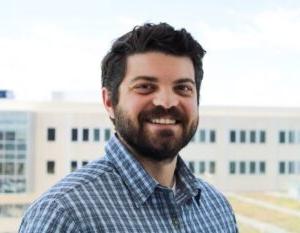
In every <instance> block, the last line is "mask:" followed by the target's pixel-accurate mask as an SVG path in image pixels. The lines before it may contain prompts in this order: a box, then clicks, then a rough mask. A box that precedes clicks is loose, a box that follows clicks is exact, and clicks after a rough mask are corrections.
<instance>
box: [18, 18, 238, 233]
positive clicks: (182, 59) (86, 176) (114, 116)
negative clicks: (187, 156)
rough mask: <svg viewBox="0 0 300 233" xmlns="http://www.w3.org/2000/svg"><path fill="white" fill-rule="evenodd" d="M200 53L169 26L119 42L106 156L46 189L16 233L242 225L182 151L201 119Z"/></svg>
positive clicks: (110, 76) (110, 60)
mask: <svg viewBox="0 0 300 233" xmlns="http://www.w3.org/2000/svg"><path fill="white" fill-rule="evenodd" d="M204 53H205V51H204V50H203V49H202V47H201V46H200V45H199V43H198V42H196V41H195V40H194V39H193V38H192V36H191V35H190V34H189V33H188V32H187V31H186V30H184V29H182V30H175V29H174V28H173V27H171V26H170V25H168V24H165V23H161V24H157V25H154V24H145V25H143V26H140V27H135V28H134V29H133V30H132V31H131V32H129V33H127V34H125V35H123V36H122V37H120V38H119V39H117V40H116V41H115V42H114V44H113V46H112V49H111V51H109V53H108V54H107V55H106V56H105V58H104V60H103V62H102V86H103V89H102V97H103V102H104V106H105V108H106V110H107V112H108V114H109V117H110V118H111V120H112V121H113V123H114V126H115V130H116V134H115V135H114V136H113V137H112V138H111V140H110V141H109V142H108V144H107V145H106V148H105V157H104V159H103V160H98V161H95V162H92V163H90V164H89V165H87V166H85V167H84V168H82V169H80V170H78V171H76V172H73V173H72V174H70V175H69V176H67V177H66V178H64V179H63V180H62V181H61V182H59V183H58V184H57V185H55V186H54V187H53V188H52V189H50V191H48V192H47V193H46V194H44V195H43V196H42V198H40V199H39V200H38V201H37V202H35V204H34V205H33V206H31V207H30V208H29V210H28V211H27V213H26V215H25V217H24V218H23V221H22V224H21V227H20V232H156V233H157V232H163V233H167V232H203V233H210V232H211V233H217V232H226V233H235V232H237V228H236V222H235V217H234V214H233V212H232V209H231V207H230V205H229V203H228V202H227V200H226V199H225V198H224V196H223V195H222V194H221V193H219V192H218V191H216V190H215V189H214V188H213V187H211V186H210V185H209V184H207V183H206V182H204V181H202V180H199V179H196V178H195V177H194V175H193V174H192V173H191V172H190V171H189V169H188V168H187V166H186V165H185V164H184V162H183V160H182V159H181V158H180V156H179V155H178V152H179V151H180V150H181V149H182V148H183V147H184V146H186V145H187V144H188V142H189V141H190V139H191V138H192V137H193V135H194V133H195V131H196V128H197V125H198V107H199V90H200V85H201V81H202V77H203V71H202V58H203V56H204Z"/></svg>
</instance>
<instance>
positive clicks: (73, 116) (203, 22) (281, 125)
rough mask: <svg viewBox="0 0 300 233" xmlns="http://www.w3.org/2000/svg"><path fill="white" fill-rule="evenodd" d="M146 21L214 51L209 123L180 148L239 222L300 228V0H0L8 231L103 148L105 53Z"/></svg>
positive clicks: (1, 221)
mask: <svg viewBox="0 0 300 233" xmlns="http://www.w3.org/2000/svg"><path fill="white" fill-rule="evenodd" d="M145 22H153V23H159V22H167V23H169V24H171V25H172V26H174V27H175V28H177V29H179V28H186V29H187V30H188V31H189V32H191V34H192V35H193V36H194V38H195V39H196V40H198V41H199V42H200V44H201V45H202V46H203V47H204V49H205V50H206V51H207V54H206V55H205V58H204V80H203V85H202V87H201V88H202V89H201V99H200V117H201V119H200V125H199V128H198V131H197V133H196V135H195V137H194V138H193V140H192V142H191V143H190V145H189V146H188V147H186V148H185V149H184V150H183V151H182V155H183V157H184V158H185V160H186V162H187V164H188V165H189V167H190V169H191V170H192V171H193V172H194V173H195V175H196V176H199V177H200V178H203V179H205V180H207V181H209V182H210V183H212V184H213V185H215V186H216V187H217V188H218V189H220V190H222V191H223V192H225V194H226V195H227V196H228V198H229V200H230V201H231V203H232V206H233V208H234V209H235V211H236V214H237V220H238V224H239V226H240V229H241V232H242V233H243V232H245V233H251V232H252V233H256V232H272V233H277V232H279V233H280V232H300V92H299V90H298V89H299V86H300V79H299V77H300V68H299V67H300V59H299V57H300V43H299V41H300V2H299V1H297V0H285V1H284V0H260V1H259V0H252V1H243V0H241V1H237V0H221V1H220V0H219V1H217V0H211V1H204V0H198V1H196V0H189V1H179V0H173V1H170V0H166V1H158V0H152V1H135V0H134V1H130V2H128V1H120V0H98V1H96V0H91V1H84V2H83V1H76V0H72V1H68V0H66V1H62V0H61V1H57V0H52V1H37V0H36V1H33V0H27V1H21V0H10V1H1V3H0V233H3V232H7V233H8V232H17V228H18V225H19V222H20V218H21V216H22V214H23V212H24V211H25V210H26V208H27V207H28V205H29V204H30V203H31V202H32V201H33V200H34V199H36V198H37V197H38V196H39V195H41V194H42V193H43V192H45V191H46V190H47V189H48V188H49V187H50V186H51V185H53V184H54V183H55V182H57V181H58V180H59V179H61V178H62V177H63V176H65V175H67V174H68V173H70V172H72V171H74V170H76V169H78V168H80V167H82V166H84V165H85V164H86V163H88V162H89V161H91V160H93V159H97V158H100V157H101V156H103V148H104V145H105V142H106V141H107V140H108V139H109V138H110V136H111V135H112V133H113V127H112V125H111V123H110V121H109V119H108V117H107V115H106V114H105V111H104V109H103V107H102V102H101V97H100V90H101V77H100V74H101V70H100V63H101V59H102V57H103V56H104V55H105V53H106V52H107V51H108V50H109V48H110V46H111V44H112V42H113V41H114V39H116V38H117V37H119V36H120V35H122V34H124V33H126V32H128V31H129V30H131V29H132V28H133V27H134V26H135V25H140V24H143V23H145Z"/></svg>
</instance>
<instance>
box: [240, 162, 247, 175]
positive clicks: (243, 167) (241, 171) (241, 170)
mask: <svg viewBox="0 0 300 233" xmlns="http://www.w3.org/2000/svg"><path fill="white" fill-rule="evenodd" d="M245 173H246V163H245V162H244V161H241V162H240V174H245Z"/></svg>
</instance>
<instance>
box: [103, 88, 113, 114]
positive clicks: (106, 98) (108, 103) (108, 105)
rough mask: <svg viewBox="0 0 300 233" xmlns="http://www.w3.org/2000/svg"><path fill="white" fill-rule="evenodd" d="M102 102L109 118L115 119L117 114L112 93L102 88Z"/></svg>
mask: <svg viewBox="0 0 300 233" xmlns="http://www.w3.org/2000/svg"><path fill="white" fill-rule="evenodd" d="M102 101H103V104H104V107H105V109H106V111H107V113H108V115H109V117H110V118H111V119H115V112H114V108H113V104H112V100H111V93H110V91H108V90H107V88H105V87H103V88H102Z"/></svg>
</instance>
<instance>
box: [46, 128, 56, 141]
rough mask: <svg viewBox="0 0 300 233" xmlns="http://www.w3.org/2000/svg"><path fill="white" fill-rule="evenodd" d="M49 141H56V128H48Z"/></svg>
mask: <svg viewBox="0 0 300 233" xmlns="http://www.w3.org/2000/svg"><path fill="white" fill-rule="evenodd" d="M47 139H48V141H55V128H48V130H47Z"/></svg>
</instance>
